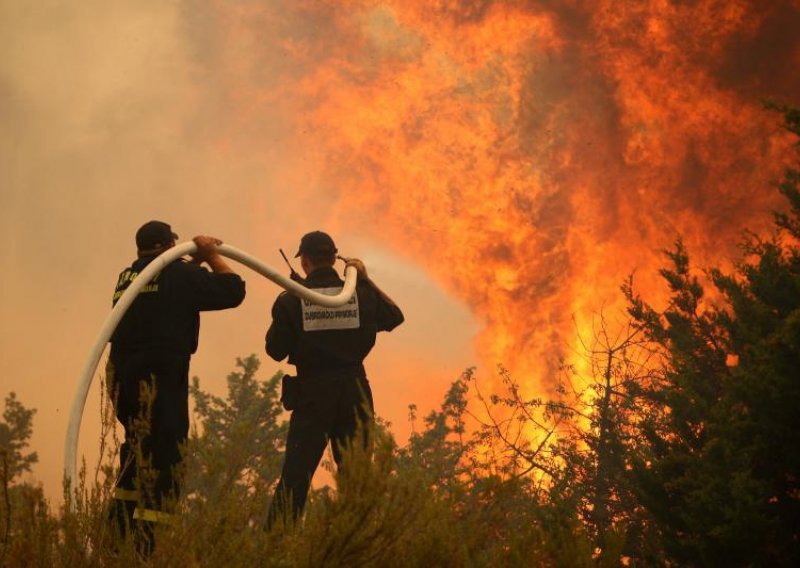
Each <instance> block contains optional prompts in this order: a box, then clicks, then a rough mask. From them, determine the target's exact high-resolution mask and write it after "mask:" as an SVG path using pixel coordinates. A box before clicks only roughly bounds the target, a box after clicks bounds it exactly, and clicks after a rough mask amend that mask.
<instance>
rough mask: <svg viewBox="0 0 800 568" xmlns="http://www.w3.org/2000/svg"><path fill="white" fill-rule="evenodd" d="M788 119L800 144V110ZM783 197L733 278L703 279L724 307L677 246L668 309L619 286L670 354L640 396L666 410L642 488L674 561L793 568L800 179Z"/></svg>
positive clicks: (798, 433)
mask: <svg viewBox="0 0 800 568" xmlns="http://www.w3.org/2000/svg"><path fill="white" fill-rule="evenodd" d="M784 111H785V115H786V122H787V127H788V128H789V129H790V130H791V131H792V132H793V133H794V134H797V135H800V129H799V128H798V127H800V121H798V115H797V111H793V110H790V109H784ZM780 191H781V192H782V193H783V194H784V195H785V196H786V197H787V198H788V201H789V205H790V207H789V211H788V212H787V213H780V214H777V215H776V223H777V229H776V233H775V234H774V235H772V236H771V237H769V238H761V237H758V236H755V235H751V236H750V237H749V238H748V239H747V240H746V242H745V243H744V245H743V250H744V253H745V258H744V260H742V261H741V262H740V263H739V264H738V265H737V267H736V269H735V271H734V273H732V274H724V273H723V272H722V271H720V270H718V269H711V270H709V271H708V272H707V275H708V278H709V280H710V283H711V286H713V287H714V289H715V291H716V292H717V293H718V294H720V295H721V296H722V297H723V298H724V300H725V301H724V303H722V304H720V305H718V306H714V305H711V304H710V303H709V302H707V301H705V299H704V298H705V295H706V291H705V288H704V286H703V285H701V283H700V280H699V278H698V276H697V275H695V274H693V272H692V270H691V266H690V262H689V256H688V253H687V251H686V250H685V248H684V246H683V244H682V243H681V242H680V241H679V242H678V243H676V246H675V248H674V250H672V251H670V252H668V257H669V259H670V261H671V264H672V267H671V268H669V269H664V270H663V271H662V275H663V276H664V278H665V279H666V280H667V282H668V284H669V286H670V290H671V294H672V296H671V302H670V304H669V306H668V307H667V309H666V310H664V311H663V312H657V311H656V310H655V309H653V308H652V307H651V306H649V305H648V304H647V303H646V302H644V301H643V300H642V299H641V298H640V297H638V296H637V295H635V294H634V293H633V291H632V289H631V288H627V289H626V294H627V295H628V298H629V300H630V304H631V310H630V311H631V315H632V316H633V317H634V319H635V320H636V322H637V324H638V325H639V326H640V328H641V329H642V330H643V332H644V333H645V334H646V337H647V338H648V340H650V341H651V342H652V343H653V344H655V345H657V346H659V347H660V348H661V349H662V350H663V353H664V355H665V364H664V366H663V369H662V373H663V381H662V382H661V383H660V384H657V385H655V386H654V387H653V388H650V389H649V390H648V391H647V392H646V393H645V394H646V396H647V398H649V399H650V400H652V401H654V402H657V403H661V404H663V406H664V411H663V412H661V413H660V414H654V415H652V416H650V417H649V418H648V420H647V421H646V422H645V423H644V424H643V425H642V432H643V436H644V439H645V440H646V441H647V445H646V449H645V450H644V451H643V452H642V453H641V458H640V459H639V460H638V461H637V463H636V468H635V473H636V475H637V477H638V479H637V485H638V488H639V492H640V495H641V498H642V501H643V503H644V504H645V506H646V507H647V508H648V510H649V511H651V513H652V514H653V515H654V517H655V519H656V521H657V523H658V525H659V528H660V530H661V531H662V532H663V534H664V538H665V549H666V552H667V554H668V555H669V556H671V557H672V558H673V559H674V560H675V561H676V562H679V563H681V564H685V565H720V566H722V565H724V566H737V565H742V566H746V565H753V564H759V565H794V564H796V563H797V562H798V561H800V540H799V538H798V537H799V535H800V488H799V487H798V479H799V478H800V458H798V454H797V448H798V447H800V415H798V412H797V409H798V407H799V405H800V375H799V374H798V369H799V368H800V251H798V248H797V240H796V239H797V237H798V235H800V233H798V231H797V229H798V227H800V191H799V190H798V173H797V170H795V169H791V170H789V171H788V172H787V175H786V177H785V178H784V181H783V182H782V183H781V184H780Z"/></svg>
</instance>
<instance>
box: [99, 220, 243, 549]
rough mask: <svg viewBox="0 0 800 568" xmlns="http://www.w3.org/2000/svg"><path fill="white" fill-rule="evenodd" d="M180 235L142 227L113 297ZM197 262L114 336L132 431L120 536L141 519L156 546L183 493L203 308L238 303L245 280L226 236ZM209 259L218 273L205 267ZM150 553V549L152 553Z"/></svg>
mask: <svg viewBox="0 0 800 568" xmlns="http://www.w3.org/2000/svg"><path fill="white" fill-rule="evenodd" d="M177 238H178V236H177V235H176V234H175V233H173V232H172V229H171V227H170V226H169V225H168V224H167V223H163V222H161V221H150V222H148V223H145V224H144V225H142V227H141V228H140V229H139V230H138V231H137V232H136V247H137V259H136V260H135V261H134V262H133V264H131V266H130V267H129V268H126V269H125V270H123V271H122V272H121V273H120V275H119V278H118V280H117V285H116V289H115V291H114V298H113V302H114V303H115V304H116V302H117V300H118V299H119V298H120V296H122V294H123V292H125V290H126V289H127V288H128V286H129V285H130V283H131V282H132V281H133V280H134V279H135V278H136V276H137V275H138V274H139V273H140V272H141V271H142V270H143V269H144V268H145V267H146V266H147V265H148V264H149V263H150V262H151V261H152V260H153V259H154V258H156V257H157V256H158V255H160V254H161V253H162V252H164V251H165V250H167V249H169V248H171V247H173V246H175V240H176V239H177ZM193 240H194V242H195V244H196V245H197V252H196V253H194V255H193V257H194V258H193V261H191V262H189V261H185V260H182V259H181V260H177V261H175V262H172V263H171V264H169V265H167V266H165V267H164V269H163V270H162V271H161V272H160V273H159V274H158V275H157V276H156V277H155V278H154V279H153V281H152V282H150V283H149V284H147V285H146V286H145V287H144V288H143V289H142V290H141V292H140V293H139V295H138V296H137V297H136V299H135V300H134V302H133V304H132V305H131V306H130V308H129V309H128V311H127V312H126V313H125V315H124V317H123V318H122V320H121V321H120V323H119V325H118V326H117V329H116V330H115V332H114V334H113V335H112V337H111V354H110V357H109V363H108V368H107V378H108V380H107V383H108V387H109V396H110V397H112V401H113V402H114V410H115V412H116V416H117V419H118V420H119V421H120V422H121V423H122V426H123V427H124V429H125V441H124V443H123V444H122V447H121V448H120V472H119V476H118V479H117V482H116V486H115V495H114V497H115V499H114V501H113V503H112V510H111V521H112V523H113V524H114V525H115V528H116V530H117V531H118V534H119V535H120V536H125V534H126V533H127V531H128V530H129V529H130V527H132V526H133V525H134V523H135V524H136V525H137V526H138V527H140V528H141V529H142V530H140V531H137V534H144V535H146V536H145V544H144V546H145V548H148V549H150V548H152V545H153V544H154V543H153V541H152V529H153V526H154V524H155V523H170V522H171V521H172V520H173V519H172V516H171V515H170V512H169V511H170V507H171V504H173V503H174V502H175V500H176V499H177V498H178V496H179V494H180V475H179V471H178V470H179V466H180V464H181V461H182V456H181V451H182V445H183V443H184V442H185V441H186V439H187V435H188V432H189V408H188V396H189V392H188V388H189V360H190V358H191V355H192V354H193V353H194V352H195V351H196V350H197V342H198V335H199V330H200V314H199V312H201V311H207V310H224V309H227V308H233V307H236V306H238V305H239V304H240V303H241V302H242V300H243V299H244V296H245V283H244V281H243V280H242V279H241V277H239V275H237V274H236V273H234V272H233V270H231V268H230V267H229V266H228V264H227V263H226V262H225V261H224V260H223V258H222V256H221V255H220V254H219V252H218V251H217V245H218V244H221V241H219V240H217V239H215V238H213V237H208V236H197V237H195V238H194V239H193ZM203 262H205V263H206V264H207V265H208V266H209V267H210V268H211V271H209V270H207V269H206V268H205V267H202V266H200V264H201V263H203ZM145 552H147V550H146V551H145Z"/></svg>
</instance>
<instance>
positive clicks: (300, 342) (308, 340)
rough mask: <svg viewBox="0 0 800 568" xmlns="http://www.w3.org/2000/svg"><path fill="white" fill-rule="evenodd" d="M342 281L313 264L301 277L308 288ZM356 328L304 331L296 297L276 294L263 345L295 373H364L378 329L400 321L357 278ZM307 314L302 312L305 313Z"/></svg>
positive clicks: (397, 312) (398, 313)
mask: <svg viewBox="0 0 800 568" xmlns="http://www.w3.org/2000/svg"><path fill="white" fill-rule="evenodd" d="M343 285H344V282H343V281H342V279H341V278H340V277H339V275H338V274H337V272H336V270H334V269H333V268H327V267H326V268H319V269H317V270H315V271H314V272H312V273H311V274H310V275H309V276H308V279H307V280H306V286H307V287H309V288H341V287H342V286H343ZM356 294H357V296H358V309H357V311H358V327H354V328H351V329H315V330H310V331H307V330H304V326H303V307H302V302H303V300H301V299H300V298H298V297H297V296H295V295H293V294H290V293H288V292H284V293H282V294H281V295H280V296H278V298H277V299H276V300H275V304H274V305H273V306H272V324H271V325H270V327H269V330H267V336H266V350H267V353H268V354H269V356H270V357H272V358H273V359H275V360H276V361H281V360H283V359H284V358H285V357H286V356H287V355H288V356H289V363H290V364H292V365H295V366H296V367H297V376H298V377H301V378H305V377H308V378H325V377H346V376H350V377H353V376H361V377H364V376H366V375H365V373H364V365H363V362H364V358H365V357H366V356H367V354H368V353H369V352H370V350H371V349H372V347H373V346H374V345H375V335H376V333H377V332H379V331H391V330H393V329H394V328H395V327H397V326H398V325H400V324H401V323H403V319H404V318H403V312H401V311H400V308H398V307H397V306H395V305H394V304H391V303H389V302H387V301H386V300H384V299H383V298H381V297H380V295H379V294H378V293H377V292H376V291H375V289H374V288H373V287H372V285H371V284H369V283H368V282H364V281H359V282H358V284H357V286H356ZM307 317H308V314H307Z"/></svg>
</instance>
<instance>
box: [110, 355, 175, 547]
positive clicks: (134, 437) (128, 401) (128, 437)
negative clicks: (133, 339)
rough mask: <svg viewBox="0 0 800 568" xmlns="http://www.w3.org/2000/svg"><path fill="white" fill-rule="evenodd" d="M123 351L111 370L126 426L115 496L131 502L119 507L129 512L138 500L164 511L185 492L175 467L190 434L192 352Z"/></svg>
mask: <svg viewBox="0 0 800 568" xmlns="http://www.w3.org/2000/svg"><path fill="white" fill-rule="evenodd" d="M120 351H121V350H118V351H116V352H115V351H112V355H111V358H110V360H109V368H108V374H109V391H110V392H109V396H111V397H112V400H113V401H114V409H115V412H116V415H117V419H118V420H119V421H120V423H121V424H122V426H123V427H124V428H125V441H124V443H123V444H122V447H121V448H120V473H119V476H118V478H117V483H116V492H115V494H116V497H117V500H118V501H125V502H127V503H125V507H117V508H118V509H125V510H126V511H128V513H130V512H131V502H132V501H133V502H137V503H138V504H139V506H141V507H144V508H145V509H146V510H154V511H162V510H163V508H164V503H165V502H166V501H168V500H172V499H177V498H178V496H179V495H180V481H179V478H180V476H179V475H176V473H177V472H176V470H177V469H178V467H179V465H180V463H181V461H182V454H181V450H182V447H183V444H184V443H185V442H186V439H187V437H188V434H189V359H190V355H188V354H185V355H184V354H180V353H173V352H167V351H162V350H146V351H123V352H120ZM119 505H122V504H119ZM128 520H130V519H128ZM121 528H122V530H123V531H124V528H123V527H121Z"/></svg>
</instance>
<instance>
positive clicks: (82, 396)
mask: <svg viewBox="0 0 800 568" xmlns="http://www.w3.org/2000/svg"><path fill="white" fill-rule="evenodd" d="M217 250H218V251H219V253H220V254H221V255H223V256H226V257H228V258H230V259H233V260H236V261H238V262H240V263H242V264H244V265H245V266H247V267H248V268H251V269H253V270H254V271H256V272H258V273H259V274H261V275H262V276H264V277H266V278H269V279H270V280H272V281H273V282H275V283H276V284H277V285H278V286H281V287H282V288H285V289H286V290H288V291H289V292H293V293H294V294H296V295H297V296H300V297H301V298H304V299H306V300H309V301H311V302H313V303H315V304H318V305H320V306H327V307H332V308H334V307H337V306H342V305H344V304H346V303H347V302H348V300H350V297H351V296H352V295H353V292H354V291H355V289H356V280H357V273H356V269H355V268H353V267H351V266H348V267H347V268H346V269H345V271H344V274H345V277H344V288H342V291H341V292H339V294H337V295H336V296H327V295H325V294H320V293H319V292H314V291H313V290H310V289H309V288H306V287H305V286H303V285H302V284H298V283H297V282H295V281H294V280H290V279H289V278H287V277H285V276H283V275H282V274H279V273H278V272H276V271H275V270H274V269H272V268H270V267H269V266H267V265H266V264H264V263H263V262H261V261H260V260H258V259H257V258H254V257H252V256H250V255H249V254H247V253H246V252H244V251H241V250H239V249H237V248H235V247H232V246H230V245H225V244H222V245H219V246H218V247H217ZM195 251H197V245H196V244H194V242H192V241H189V242H186V243H181V244H180V245H177V246H174V247H172V248H171V249H169V250H167V251H166V252H163V253H162V254H161V255H159V256H158V257H156V258H155V259H153V261H152V262H150V264H148V265H147V268H145V269H144V270H142V272H141V273H139V275H138V276H137V277H136V278H135V279H134V281H133V282H131V284H130V286H128V289H127V290H125V292H124V293H123V294H122V296H120V298H119V300H117V303H116V305H115V306H114V309H112V310H111V312H110V313H109V314H108V317H106V320H105V322H104V323H103V327H102V328H101V329H100V334H99V335H98V337H97V341H96V342H95V344H94V347H92V350H91V351H90V352H89V358H88V359H87V360H86V365H85V366H84V368H83V373H82V374H81V379H80V382H79V383H78V391H77V392H76V393H75V399H74V400H73V401H72V410H71V411H70V416H69V425H68V426H67V438H66V442H65V444H64V472H65V474H66V476H67V487H68V488H69V495H70V499H69V502H70V507H71V508H72V509H73V510H74V508H75V499H74V495H73V489H74V488H73V484H74V482H75V479H76V473H77V458H78V456H77V454H78V436H79V434H80V429H81V419H82V418H83V408H84V406H85V405H86V396H87V395H88V394H89V387H90V386H91V384H92V379H93V378H94V373H95V371H96V370H97V365H98V364H99V363H100V357H101V356H102V355H103V351H105V348H106V344H107V343H108V341H109V339H111V334H112V333H114V330H115V329H116V327H117V324H118V323H119V320H120V319H122V316H123V315H124V314H125V312H126V311H127V310H128V308H129V307H130V305H131V304H132V303H133V300H134V299H135V298H136V295H137V294H138V293H139V291H140V290H141V289H142V288H143V287H144V286H146V285H147V284H148V283H149V282H150V281H151V280H152V279H153V278H155V276H156V274H158V273H159V272H161V270H162V269H163V268H164V267H165V266H167V265H168V264H170V263H171V262H174V261H175V260H177V259H179V258H181V257H183V256H186V255H188V254H192V253H194V252H195Z"/></svg>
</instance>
